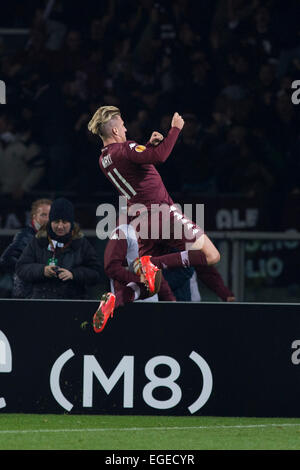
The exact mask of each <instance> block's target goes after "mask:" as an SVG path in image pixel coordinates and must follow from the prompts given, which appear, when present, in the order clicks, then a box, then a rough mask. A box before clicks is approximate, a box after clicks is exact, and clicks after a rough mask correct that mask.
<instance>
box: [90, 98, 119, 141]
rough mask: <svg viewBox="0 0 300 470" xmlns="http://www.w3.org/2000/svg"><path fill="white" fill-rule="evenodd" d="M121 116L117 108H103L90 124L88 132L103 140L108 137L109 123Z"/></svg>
mask: <svg viewBox="0 0 300 470" xmlns="http://www.w3.org/2000/svg"><path fill="white" fill-rule="evenodd" d="M120 115H121V113H120V110H119V108H117V107H116V106H101V108H98V109H97V111H96V112H95V114H94V116H93V117H92V119H91V120H90V122H89V123H88V130H89V131H91V132H92V133H93V134H96V135H99V136H100V137H102V138H103V137H108V136H109V126H107V123H108V122H109V121H111V120H112V119H113V118H115V117H116V116H120Z"/></svg>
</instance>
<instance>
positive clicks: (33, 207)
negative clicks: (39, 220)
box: [30, 199, 53, 217]
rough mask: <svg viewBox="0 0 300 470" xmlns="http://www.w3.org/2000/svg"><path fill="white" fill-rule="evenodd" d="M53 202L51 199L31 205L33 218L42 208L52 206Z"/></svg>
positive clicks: (39, 200)
mask: <svg viewBox="0 0 300 470" xmlns="http://www.w3.org/2000/svg"><path fill="white" fill-rule="evenodd" d="M52 202H53V201H52V200H51V199H37V200H36V201H34V202H33V203H32V205H31V211H30V214H31V217H33V216H34V215H35V214H36V213H37V210H38V208H39V207H40V206H51V205H52Z"/></svg>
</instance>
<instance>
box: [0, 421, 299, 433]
mask: <svg viewBox="0 0 300 470" xmlns="http://www.w3.org/2000/svg"><path fill="white" fill-rule="evenodd" d="M292 426H300V423H268V424H236V425H230V424H228V425H226V424H224V425H215V426H214V425H212V426H164V427H158V426H156V427H150V426H149V427H144V428H142V427H139V428H137V427H131V428H75V429H72V428H70V429H25V430H18V429H15V430H14V429H4V430H0V434H29V433H43V432H45V433H49V432H107V431H126V432H128V431H181V430H183V431H187V430H190V429H194V430H197V429H199V430H202V429H206V430H207V429H257V428H269V427H292Z"/></svg>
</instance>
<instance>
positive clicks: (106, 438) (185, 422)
mask: <svg viewBox="0 0 300 470" xmlns="http://www.w3.org/2000/svg"><path fill="white" fill-rule="evenodd" d="M0 449H1V450H103V449H104V450H300V419H299V418H297V419H296V418H295V419H284V418H272V419H269V418H217V417H216V418H215V417H199V416H191V417H189V416H187V417H172V416H156V417H155V416H93V415H92V416H91V415H89V416H87V415H67V414H66V415H29V414H2V415H0Z"/></svg>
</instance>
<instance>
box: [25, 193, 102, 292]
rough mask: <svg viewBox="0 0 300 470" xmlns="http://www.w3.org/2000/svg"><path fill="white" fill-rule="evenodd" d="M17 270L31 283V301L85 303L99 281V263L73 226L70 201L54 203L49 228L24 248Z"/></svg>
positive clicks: (62, 200)
mask: <svg viewBox="0 0 300 470" xmlns="http://www.w3.org/2000/svg"><path fill="white" fill-rule="evenodd" d="M16 270H17V274H18V276H20V278H21V279H23V280H24V281H28V282H31V283H32V285H33V292H32V295H31V298H32V299H85V298H86V287H87V285H93V284H97V283H98V282H99V281H100V278H101V264H100V261H99V259H98V256H97V254H96V251H95V250H94V248H93V246H92V245H91V244H90V242H89V241H88V240H87V239H86V237H85V236H84V234H83V233H82V231H81V230H80V227H79V225H78V224H77V223H75V222H74V207H73V204H72V203H71V202H70V201H68V200H67V199H65V198H59V199H56V200H55V201H54V202H53V204H52V206H51V210H50V214H49V222H48V224H47V225H46V227H45V228H42V229H40V230H39V231H38V233H37V234H36V236H35V237H34V239H33V240H32V241H31V242H30V243H29V245H28V246H27V247H26V248H25V250H24V251H23V253H22V255H21V257H20V259H19V261H18V262H17V268H16Z"/></svg>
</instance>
